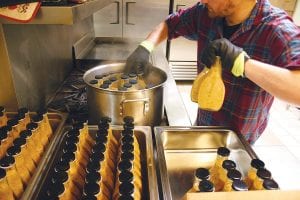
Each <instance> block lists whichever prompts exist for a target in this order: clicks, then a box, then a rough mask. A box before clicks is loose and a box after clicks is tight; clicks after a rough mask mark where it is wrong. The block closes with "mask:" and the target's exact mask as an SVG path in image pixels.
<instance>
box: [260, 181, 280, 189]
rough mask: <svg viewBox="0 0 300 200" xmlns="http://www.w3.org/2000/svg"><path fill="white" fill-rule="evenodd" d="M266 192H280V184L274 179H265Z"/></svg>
mask: <svg viewBox="0 0 300 200" xmlns="http://www.w3.org/2000/svg"><path fill="white" fill-rule="evenodd" d="M263 188H264V190H279V186H278V183H276V181H274V180H273V179H265V180H264V182H263Z"/></svg>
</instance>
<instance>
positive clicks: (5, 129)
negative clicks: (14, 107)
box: [0, 125, 12, 133]
mask: <svg viewBox="0 0 300 200" xmlns="http://www.w3.org/2000/svg"><path fill="white" fill-rule="evenodd" d="M1 130H2V131H5V132H6V133H9V132H10V131H11V130H12V127H11V126H10V125H6V126H2V127H1V128H0V131H1Z"/></svg>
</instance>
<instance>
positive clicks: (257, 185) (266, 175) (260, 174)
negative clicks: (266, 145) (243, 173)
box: [251, 168, 272, 190]
mask: <svg viewBox="0 0 300 200" xmlns="http://www.w3.org/2000/svg"><path fill="white" fill-rule="evenodd" d="M271 178H272V174H271V172H270V171H269V170H267V169H265V168H263V169H258V170H257V173H256V178H255V179H254V181H253V184H252V187H251V190H263V182H264V180H266V179H271Z"/></svg>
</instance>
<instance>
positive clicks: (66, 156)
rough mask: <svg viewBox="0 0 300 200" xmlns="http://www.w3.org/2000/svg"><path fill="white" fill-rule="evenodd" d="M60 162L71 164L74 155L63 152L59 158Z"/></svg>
mask: <svg viewBox="0 0 300 200" xmlns="http://www.w3.org/2000/svg"><path fill="white" fill-rule="evenodd" d="M60 160H61V161H66V162H72V161H74V160H75V153H73V152H65V153H63V155H62V156H61V158H60Z"/></svg>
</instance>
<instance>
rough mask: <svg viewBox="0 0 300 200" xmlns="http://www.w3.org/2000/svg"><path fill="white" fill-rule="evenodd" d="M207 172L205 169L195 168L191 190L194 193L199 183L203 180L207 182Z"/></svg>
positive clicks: (208, 175) (208, 176)
mask: <svg viewBox="0 0 300 200" xmlns="http://www.w3.org/2000/svg"><path fill="white" fill-rule="evenodd" d="M209 178H210V174H209V170H208V169H206V168H197V169H196V170H195V173H194V181H193V189H194V191H195V192H197V191H198V190H199V183H200V182H201V181H203V180H209Z"/></svg>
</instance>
